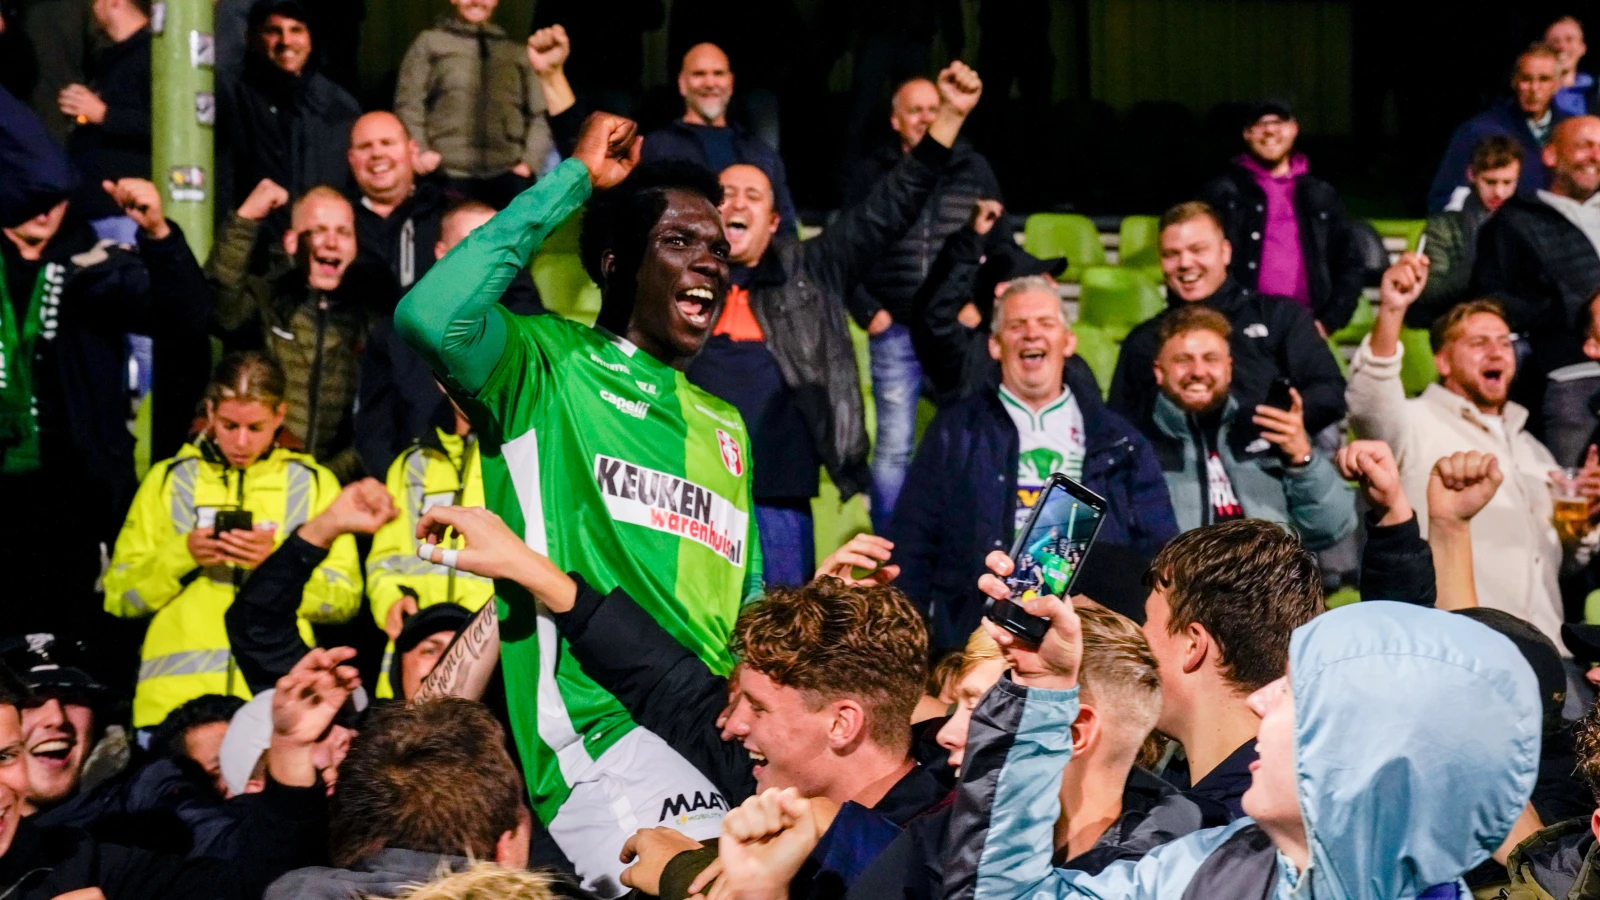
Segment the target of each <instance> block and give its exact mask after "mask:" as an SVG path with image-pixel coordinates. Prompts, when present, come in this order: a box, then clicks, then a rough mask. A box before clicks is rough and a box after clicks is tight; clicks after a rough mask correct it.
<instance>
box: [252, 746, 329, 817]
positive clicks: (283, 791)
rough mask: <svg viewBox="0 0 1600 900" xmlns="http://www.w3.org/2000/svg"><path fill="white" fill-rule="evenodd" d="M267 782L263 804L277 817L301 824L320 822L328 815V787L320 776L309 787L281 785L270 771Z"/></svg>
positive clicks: (263, 790)
mask: <svg viewBox="0 0 1600 900" xmlns="http://www.w3.org/2000/svg"><path fill="white" fill-rule="evenodd" d="M262 752H268V751H262ZM266 781H267V784H266V787H264V788H263V789H262V790H261V802H262V803H263V804H264V805H266V806H268V807H269V808H271V810H272V811H273V812H274V813H276V814H277V815H279V816H282V817H284V818H286V819H293V820H295V821H299V822H315V821H320V820H321V819H322V818H323V817H324V816H326V815H327V813H328V786H327V785H326V784H324V783H323V782H322V776H321V775H320V774H319V775H317V780H316V782H315V783H313V784H312V785H311V786H309V787H290V786H289V785H286V784H280V783H278V780H277V779H276V778H273V777H272V772H271V771H270V770H269V771H268V772H267V779H266Z"/></svg>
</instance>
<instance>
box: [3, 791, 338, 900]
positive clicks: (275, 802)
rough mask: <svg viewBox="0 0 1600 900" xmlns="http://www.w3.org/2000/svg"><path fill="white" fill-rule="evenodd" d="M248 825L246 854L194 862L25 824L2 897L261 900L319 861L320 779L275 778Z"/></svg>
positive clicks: (7, 859) (8, 863) (10, 856)
mask: <svg viewBox="0 0 1600 900" xmlns="http://www.w3.org/2000/svg"><path fill="white" fill-rule="evenodd" d="M267 781H268V783H267V789H266V790H265V791H263V792H262V793H261V794H260V795H255V796H259V797H260V798H261V801H260V802H257V803H254V804H252V812H251V814H250V815H249V816H247V817H246V818H245V819H244V820H243V822H242V823H241V826H242V827H243V828H244V829H245V831H246V833H245V834H244V835H242V840H240V842H239V846H240V847H241V848H242V852H241V854H240V855H239V856H238V857H237V858H235V859H233V860H230V861H224V860H220V859H207V858H201V859H192V860H186V859H185V858H184V857H183V856H181V855H178V854H171V853H153V852H151V851H148V850H139V849H135V848H132V847H124V846H120V845H117V844H107V843H102V842H101V841H98V840H96V839H94V838H93V837H91V836H90V835H89V834H88V833H87V832H85V831H80V830H78V829H76V828H39V827H38V826H37V825H35V824H34V823H33V822H32V821H31V820H28V819H24V820H23V821H22V822H21V824H19V825H18V826H17V833H16V836H15V837H14V838H13V839H12V841H11V846H10V848H9V849H7V850H6V853H5V855H4V856H3V857H0V895H3V896H5V897H6V898H7V900H50V898H52V897H56V896H59V895H60V894H64V893H67V892H68V891H75V890H81V889H83V888H91V887H98V888H100V889H101V890H102V891H103V892H104V893H105V895H106V897H108V898H116V900H142V898H149V900H189V898H193V900H254V898H257V897H260V896H261V892H262V891H263V890H265V888H266V886H267V885H268V884H270V883H271V882H272V879H274V878H276V877H277V876H278V875H281V874H282V873H284V872H286V871H288V870H289V869H292V868H295V867H297V866H302V865H307V864H310V863H313V862H316V861H317V860H318V858H319V857H320V856H321V855H322V844H323V841H324V839H325V832H324V818H325V816H326V808H327V801H326V798H325V796H324V793H325V789H324V788H323V785H322V783H321V782H320V781H318V783H317V784H316V785H315V786H313V787H309V788H289V787H284V786H282V785H279V784H278V783H276V782H274V781H272V780H271V778H268V780H267Z"/></svg>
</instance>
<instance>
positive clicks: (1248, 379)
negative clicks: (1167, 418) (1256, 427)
mask: <svg viewBox="0 0 1600 900" xmlns="http://www.w3.org/2000/svg"><path fill="white" fill-rule="evenodd" d="M1234 259H1235V260H1237V259H1238V257H1237V256H1235V257H1234ZM1183 302H1184V301H1183V300H1181V299H1179V298H1178V297H1177V296H1176V295H1171V296H1169V297H1168V306H1169V308H1176V307H1177V306H1179V305H1182V304H1183ZM1198 302H1201V303H1204V304H1206V305H1207V306H1210V307H1211V308H1213V309H1215V310H1216V311H1218V312H1220V313H1222V314H1223V315H1224V316H1227V317H1228V324H1230V325H1232V326H1233V337H1232V339H1231V340H1230V341H1229V345H1230V349H1231V350H1232V351H1233V388H1232V393H1233V395H1234V396H1235V397H1237V398H1238V400H1239V406H1240V408H1241V409H1255V407H1256V405H1257V404H1259V403H1261V402H1262V401H1264V400H1265V399H1266V397H1267V391H1268V389H1269V388H1271V386H1272V381H1273V379H1274V378H1279V377H1283V378H1287V379H1289V382H1290V383H1291V384H1293V385H1294V386H1295V388H1296V389H1297V390H1299V391H1300V398H1301V401H1302V402H1303V403H1304V404H1305V420H1306V432H1307V433H1309V434H1316V433H1317V432H1319V431H1321V430H1322V429H1324V428H1326V427H1328V426H1329V425H1332V424H1333V423H1335V422H1337V421H1339V420H1340V419H1342V418H1344V412H1345V406H1344V375H1342V374H1341V373H1340V372H1339V363H1338V361H1337V360H1335V359H1334V358H1333V353H1332V351H1330V350H1329V349H1328V345H1327V343H1326V342H1324V341H1323V340H1322V337H1321V336H1320V335H1318V334H1317V329H1316V325H1315V323H1314V322H1312V319H1311V315H1310V314H1309V313H1307V312H1306V311H1305V308H1304V307H1301V306H1299V305H1298V304H1296V303H1295V302H1294V301H1292V300H1289V299H1286V298H1284V297H1270V296H1265V295H1263V294H1260V293H1258V292H1257V291H1256V290H1255V289H1254V288H1248V287H1244V286H1242V285H1241V284H1239V283H1238V282H1236V281H1234V280H1233V279H1231V278H1230V279H1228V280H1227V281H1224V282H1223V283H1222V287H1220V288H1217V292H1216V293H1215V294H1212V295H1211V296H1210V297H1207V298H1206V299H1205V300H1201V301H1198ZM1159 323H1160V319H1159V318H1156V319H1151V320H1149V321H1146V322H1141V323H1139V324H1138V325H1136V326H1134V329H1133V330H1132V331H1130V332H1128V337H1127V338H1126V339H1125V340H1124V341H1123V342H1122V349H1121V352H1120V353H1119V355H1118V356H1117V368H1116V371H1115V372H1114V373H1113V374H1112V376H1111V394H1110V399H1109V403H1110V405H1111V408H1112V409H1114V410H1116V411H1117V412H1119V413H1121V414H1122V415H1123V416H1125V417H1126V418H1127V419H1128V420H1129V421H1133V422H1146V421H1148V420H1149V418H1150V414H1151V413H1152V412H1153V411H1154V409H1155V403H1156V397H1157V395H1158V394H1159V393H1160V389H1159V388H1157V387H1156V377H1155V374H1154V373H1153V371H1152V369H1151V367H1152V366H1153V365H1154V363H1155V359H1156V354H1157V353H1159V352H1160V351H1161V347H1160V346H1158V344H1157V341H1156V330H1157V328H1158V326H1159Z"/></svg>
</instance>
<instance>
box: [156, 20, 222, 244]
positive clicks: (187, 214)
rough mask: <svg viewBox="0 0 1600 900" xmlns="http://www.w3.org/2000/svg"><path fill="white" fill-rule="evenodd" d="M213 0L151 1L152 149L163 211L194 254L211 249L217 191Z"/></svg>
mask: <svg viewBox="0 0 1600 900" xmlns="http://www.w3.org/2000/svg"><path fill="white" fill-rule="evenodd" d="M212 2H213V0H159V2H156V3H154V4H153V5H152V9H151V14H152V15H151V21H150V27H151V31H152V32H154V40H153V41H152V42H151V49H150V134H151V142H150V157H151V170H152V180H154V181H155V183H156V186H157V187H159V188H160V189H161V203H162V206H163V207H164V209H165V211H166V214H167V218H169V219H171V220H172V221H174V222H176V223H178V226H179V227H180V228H182V229H183V233H184V235H185V236H186V237H188V239H189V248H190V249H191V250H193V251H194V255H195V257H196V258H197V259H202V260H203V259H205V258H206V256H207V255H208V254H209V253H210V252H211V223H212V214H211V204H212V199H213V197H214V195H215V193H216V165H215V160H214V152H213V148H214V141H213V127H214V126H215V124H216V120H217V101H216V94H215V93H214V91H215V79H214V77H213V67H214V66H215V63H216V58H215V57H216V49H215V48H216V43H215V42H214V41H213V39H212V30H211V24H212Z"/></svg>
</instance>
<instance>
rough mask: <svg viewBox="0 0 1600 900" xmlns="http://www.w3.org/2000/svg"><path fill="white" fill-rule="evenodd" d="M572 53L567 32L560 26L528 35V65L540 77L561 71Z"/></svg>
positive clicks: (553, 26) (542, 29)
mask: <svg viewBox="0 0 1600 900" xmlns="http://www.w3.org/2000/svg"><path fill="white" fill-rule="evenodd" d="M571 53H572V42H571V41H570V40H569V39H568V38H567V30H566V29H565V28H562V27H561V26H560V25H551V26H550V27H549V28H541V29H539V30H538V31H535V32H534V33H533V34H530V35H528V65H530V66H532V67H533V71H534V72H535V73H537V74H539V75H548V74H550V73H551V72H557V71H560V69H561V67H562V66H564V65H566V63H567V57H568V56H569V55H571Z"/></svg>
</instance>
